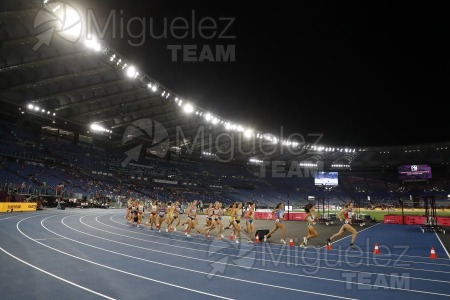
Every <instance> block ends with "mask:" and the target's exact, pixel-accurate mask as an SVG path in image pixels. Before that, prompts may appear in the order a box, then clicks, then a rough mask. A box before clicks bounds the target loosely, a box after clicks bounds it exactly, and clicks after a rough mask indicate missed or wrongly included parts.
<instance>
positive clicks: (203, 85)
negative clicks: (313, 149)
mask: <svg viewBox="0 0 450 300" xmlns="http://www.w3.org/2000/svg"><path fill="white" fill-rule="evenodd" d="M242 2H243V1H239V2H238V1H236V2H231V1H226V2H225V1H220V2H219V1H138V0H133V1H131V0H130V1H115V0H108V1H87V0H84V1H77V3H78V5H79V6H83V7H89V8H92V9H93V10H94V11H95V13H96V15H97V17H98V19H99V20H102V18H104V17H105V16H108V14H109V13H110V11H111V10H116V12H117V16H119V11H120V10H123V13H122V14H121V15H120V16H121V17H122V20H124V22H125V24H126V22H128V21H129V20H130V19H131V18H133V17H140V18H143V17H145V18H146V20H145V24H146V26H145V27H146V29H145V30H146V35H147V36H146V38H145V42H144V43H143V45H141V46H131V45H130V44H129V41H131V42H133V43H138V42H139V41H141V40H142V37H140V38H132V37H131V36H129V35H128V36H124V38H116V39H113V38H112V37H111V31H110V32H109V35H110V36H107V37H106V40H107V41H108V43H109V44H110V45H111V46H112V47H113V48H115V49H116V50H118V51H119V52H120V53H121V54H122V55H124V56H125V57H126V58H128V59H129V60H130V61H132V62H133V63H134V65H135V66H136V67H138V68H139V69H141V70H142V71H144V72H145V73H147V74H148V75H149V76H151V77H153V78H155V79H156V80H158V81H159V82H161V83H162V84H163V85H165V86H166V87H168V88H169V89H171V90H173V91H175V92H176V93H178V94H179V95H180V96H182V97H183V98H185V99H188V100H190V101H191V102H193V103H194V104H196V105H198V106H199V107H202V108H203V109H206V110H208V111H210V112H211V113H214V114H216V115H218V116H220V117H223V118H225V119H228V120H231V121H235V122H240V123H241V124H243V125H245V126H248V127H252V128H255V129H257V130H260V131H264V132H273V133H278V132H279V131H280V127H281V126H282V127H283V130H284V133H285V134H286V133H287V134H289V133H294V132H295V133H300V134H302V135H304V136H307V135H308V134H312V133H314V134H316V133H322V134H324V137H323V142H324V143H328V144H331V145H343V146H344V145H345V146H362V145H365V146H375V145H402V144H418V143H428V142H440V141H450V126H449V118H448V117H447V115H448V109H447V107H448V105H447V104H446V103H448V99H450V97H449V92H448V87H449V82H450V81H449V79H450V74H449V53H450V51H449V50H450V49H449V46H448V39H449V29H450V26H449V18H448V17H447V16H446V15H445V14H446V13H447V9H445V8H444V7H440V6H439V5H441V4H436V3H434V4H431V3H425V2H423V3H422V4H421V5H418V4H413V3H411V2H409V3H404V4H397V3H395V4H393V3H391V1H386V2H382V1H373V2H364V3H361V1H355V2H351V3H350V2H346V3H338V2H336V1H329V2H323V1H308V2H305V3H296V5H299V8H294V7H293V4H294V3H293V2H287V1H285V2H283V3H280V2H274V1H260V2H259V3H245V4H242ZM248 2H249V1H248ZM424 5H425V6H424ZM193 11H194V12H195V15H196V20H197V25H198V20H200V19H202V18H205V17H209V18H212V19H214V20H215V21H216V22H217V25H218V26H217V27H218V31H219V30H223V29H224V27H225V25H226V24H228V22H229V21H228V20H229V18H233V20H234V22H233V23H232V24H231V25H230V27H229V28H228V29H227V31H226V32H225V34H226V35H232V36H234V38H229V39H223V38H219V37H218V33H216V36H215V37H214V38H202V37H199V35H198V32H197V34H196V37H195V38H191V37H189V38H183V39H176V38H174V37H172V36H171V34H170V32H168V37H167V38H159V39H156V38H153V37H152V36H150V20H153V27H152V28H153V33H154V34H157V33H161V32H162V30H163V28H164V25H163V24H164V21H163V20H164V18H166V19H167V20H168V23H169V24H168V29H169V30H170V22H171V21H172V20H173V19H174V18H176V17H181V18H183V19H185V20H188V21H189V22H192V13H193ZM221 18H227V21H224V20H223V19H221ZM104 20H105V19H103V21H104ZM131 30H132V31H133V30H134V33H135V34H137V33H138V32H140V31H141V32H142V25H141V24H138V22H133V23H132V25H131ZM189 33H190V34H191V33H192V27H190V28H189ZM169 45H180V46H181V47H185V46H186V45H197V47H198V48H199V49H202V47H203V46H204V45H209V46H210V47H211V48H212V49H213V51H214V55H215V47H216V45H225V46H226V45H235V47H236V48H235V61H234V62H230V61H226V62H210V61H204V62H192V61H183V59H182V57H181V56H182V54H181V52H179V53H178V60H177V61H173V59H172V53H171V51H170V50H169V49H168V46H169ZM199 55H200V50H199V51H198V53H197V55H196V57H199Z"/></svg>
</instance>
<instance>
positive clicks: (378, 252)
mask: <svg viewBox="0 0 450 300" xmlns="http://www.w3.org/2000/svg"><path fill="white" fill-rule="evenodd" d="M373 254H380V249H378V243H375V248H374V249H373Z"/></svg>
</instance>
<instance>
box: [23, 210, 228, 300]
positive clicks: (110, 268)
mask: <svg viewBox="0 0 450 300" xmlns="http://www.w3.org/2000/svg"><path fill="white" fill-rule="evenodd" d="M48 218H50V217H47V218H45V219H43V220H42V221H41V226H42V227H44V228H45V229H46V230H47V231H49V232H51V233H53V234H55V235H58V236H61V235H60V234H57V233H55V232H53V231H51V230H49V229H48V228H46V227H45V226H44V224H43V222H44V221H45V220H46V219H48ZM22 221H23V220H21V221H20V222H18V223H17V225H16V228H17V230H18V231H19V232H20V233H21V234H22V235H23V236H25V237H26V238H28V239H30V240H32V241H34V242H35V243H38V244H40V245H42V246H44V247H47V248H49V249H51V250H53V251H56V252H59V253H62V254H64V255H66V256H70V257H73V258H75V259H78V260H81V261H84V262H87V263H90V264H93V265H96V266H99V267H103V268H106V269H109V270H113V271H116V272H120V273H123V274H127V275H130V276H134V277H137V278H141V279H145V280H148V281H153V282H156V283H161V284H164V285H168V286H171V287H176V288H179V289H183V290H187V291H191V292H195V293H198V294H203V295H207V296H211V297H214V298H219V299H226V300H233V299H232V298H226V297H221V296H217V295H213V294H209V293H205V292H202V291H198V290H194V289H190V288H186V287H182V286H179V285H175V284H171V283H168V282H163V281H160V280H156V279H152V278H149V277H145V276H141V275H137V274H133V273H130V272H127V271H123V270H120V269H116V268H112V267H109V266H106V265H102V264H99V263H96V262H94V261H90V260H87V259H84V258H81V257H78V256H75V255H72V254H70V253H67V252H64V251H61V250H58V249H56V248H53V247H50V246H48V245H45V244H44V243H41V242H39V241H36V240H35V239H33V238H31V237H29V236H28V235H26V234H25V233H24V232H23V231H21V230H20V228H19V225H20V223H21V222H22ZM67 240H71V239H67ZM79 243H81V242H79ZM111 299H112V298H111Z"/></svg>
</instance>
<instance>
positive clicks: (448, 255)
mask: <svg viewBox="0 0 450 300" xmlns="http://www.w3.org/2000/svg"><path fill="white" fill-rule="evenodd" d="M434 234H436V237H437V239H438V241H439V243H441V246H442V248H444V251H445V253H446V254H447V257H448V258H450V254H448V251H447V249H446V248H445V246H444V244H443V243H442V241H441V239H440V238H439V235H438V234H437V232H436V231H435V232H434Z"/></svg>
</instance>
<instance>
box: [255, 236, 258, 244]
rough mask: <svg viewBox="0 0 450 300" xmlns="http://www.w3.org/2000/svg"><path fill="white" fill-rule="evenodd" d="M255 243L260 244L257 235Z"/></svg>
mask: <svg viewBox="0 0 450 300" xmlns="http://www.w3.org/2000/svg"><path fill="white" fill-rule="evenodd" d="M255 243H259V235H256V239H255Z"/></svg>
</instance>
